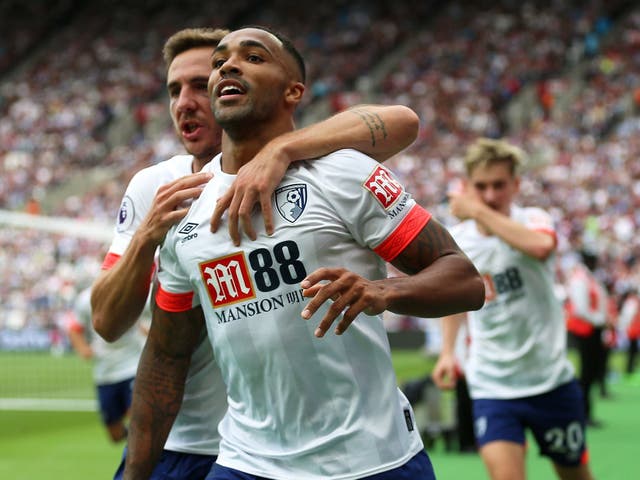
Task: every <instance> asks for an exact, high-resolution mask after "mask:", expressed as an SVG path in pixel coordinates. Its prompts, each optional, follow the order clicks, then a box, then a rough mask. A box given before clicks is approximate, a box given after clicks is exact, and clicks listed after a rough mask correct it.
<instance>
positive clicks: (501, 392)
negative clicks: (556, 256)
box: [449, 205, 574, 399]
mask: <svg viewBox="0 0 640 480" xmlns="http://www.w3.org/2000/svg"><path fill="white" fill-rule="evenodd" d="M511 218H512V219H513V220H515V221H516V222H518V223H520V224H522V225H525V226H526V227H528V228H530V229H532V230H538V231H545V232H548V233H549V234H550V235H555V229H554V227H553V221H552V219H551V217H550V216H549V215H548V214H547V213H546V212H545V211H543V210H541V209H539V208H521V207H518V206H515V205H514V206H512V207H511ZM449 230H450V232H451V234H452V235H453V237H454V238H455V240H456V242H457V243H458V245H459V246H460V248H462V250H463V251H464V252H465V253H466V254H467V256H468V257H469V258H470V259H471V261H472V262H473V263H474V265H475V266H476V268H477V269H478V271H479V272H480V274H481V275H482V278H483V279H484V284H485V304H484V306H483V307H482V308H481V309H480V310H478V311H474V312H469V313H468V315H469V332H470V337H471V344H470V350H469V360H468V362H467V364H466V366H465V373H466V375H467V380H468V383H469V388H470V393H471V397H472V398H500V399H509V398H521V397H526V396H531V395H537V394H540V393H544V392H547V391H550V390H552V389H553V388H555V387H557V386H558V385H561V384H563V383H566V382H568V381H570V380H571V379H572V378H573V376H574V371H573V367H572V365H571V363H570V362H569V360H568V358H567V354H566V336H567V331H566V326H565V321H564V313H563V310H562V306H561V304H560V301H559V299H558V298H557V297H556V295H555V292H554V281H553V280H554V274H553V262H554V260H553V255H552V256H550V257H549V258H548V259H547V260H546V261H544V262H542V261H540V260H536V259H535V258H533V257H530V256H528V255H525V254H524V253H522V252H520V251H519V250H516V249H515V248H513V247H511V246H510V245H508V244H507V243H506V242H504V241H503V240H501V239H500V238H498V237H496V236H487V235H484V234H482V233H481V232H480V231H478V229H477V226H476V223H475V222H474V221H473V220H467V221H464V222H462V223H459V224H457V225H455V226H453V227H451V228H450V229H449Z"/></svg>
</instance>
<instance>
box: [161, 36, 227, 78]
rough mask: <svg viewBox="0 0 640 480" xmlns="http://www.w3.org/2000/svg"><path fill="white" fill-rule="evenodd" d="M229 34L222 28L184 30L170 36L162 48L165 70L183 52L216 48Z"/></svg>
mask: <svg viewBox="0 0 640 480" xmlns="http://www.w3.org/2000/svg"><path fill="white" fill-rule="evenodd" d="M227 33H229V30H226V29H224V28H204V27H203V28H185V29H183V30H179V31H178V32H176V33H174V34H173V35H171V36H170V37H169V38H168V39H167V41H166V42H165V44H164V47H163V48H162V56H163V58H164V63H165V66H166V67H167V69H169V66H170V65H171V62H173V59H174V58H176V57H177V56H178V55H180V54H181V53H183V52H186V51H187V50H191V49H192V48H198V47H213V48H215V47H217V46H218V43H220V40H222V38H223V37H224V36H225V35H226V34H227Z"/></svg>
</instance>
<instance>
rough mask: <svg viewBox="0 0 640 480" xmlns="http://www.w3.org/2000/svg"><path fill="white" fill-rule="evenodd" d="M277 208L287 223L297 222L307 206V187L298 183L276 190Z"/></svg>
mask: <svg viewBox="0 0 640 480" xmlns="http://www.w3.org/2000/svg"><path fill="white" fill-rule="evenodd" d="M275 195H276V208H277V209H278V212H279V213H280V215H282V218H284V219H285V220H286V221H287V222H289V223H293V222H295V221H296V220H297V219H298V218H299V217H300V215H302V212H303V211H304V207H306V205H307V186H306V185H305V184H304V183H296V184H293V185H287V186H286V187H280V188H278V189H277V190H276V194H275Z"/></svg>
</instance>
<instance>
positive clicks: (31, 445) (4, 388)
mask: <svg viewBox="0 0 640 480" xmlns="http://www.w3.org/2000/svg"><path fill="white" fill-rule="evenodd" d="M393 359H394V365H395V367H396V371H397V374H398V381H399V383H402V382H404V381H406V380H409V379H412V378H417V377H420V376H421V375H424V374H427V373H428V372H429V371H430V368H431V365H432V359H427V358H425V357H424V356H423V355H422V353H421V352H414V351H394V356H393ZM621 361H622V359H621V357H620V354H617V355H616V356H615V357H614V362H613V369H614V370H619V368H620V364H621ZM0 364H2V369H1V370H2V372H0V380H1V381H2V384H1V385H0V397H7V396H14V397H15V396H19V395H18V394H17V392H16V391H15V390H16V388H20V391H19V392H18V393H20V394H21V395H24V396H36V395H41V394H42V392H41V391H39V390H42V389H52V390H51V391H52V392H53V394H52V396H54V397H56V396H60V395H62V394H63V393H66V394H67V395H71V394H73V395H74V397H72V398H92V396H93V387H92V385H91V380H90V371H89V369H88V368H87V365H85V364H83V363H82V362H81V361H80V360H79V359H77V358H75V357H73V356H65V357H63V358H61V359H60V358H58V359H56V358H51V357H49V356H48V355H33V354H22V355H15V354H12V355H11V356H10V357H9V356H8V355H7V354H0ZM52 365H53V366H54V367H53V368H54V370H55V369H57V370H60V371H62V372H63V373H64V371H67V370H69V371H70V372H71V375H70V378H75V379H76V380H75V382H76V383H77V384H75V385H74V384H73V381H71V380H69V381H61V380H54V379H52V378H50V377H51V374H46V375H44V376H43V379H42V382H38V385H33V386H32V387H31V389H32V390H30V391H27V392H26V393H25V392H24V390H23V389H24V386H23V384H24V378H22V377H23V376H24V375H25V374H26V372H28V371H31V370H32V369H36V370H38V369H39V370H42V371H46V372H50V371H51V368H52ZM9 372H12V373H9ZM61 378H62V377H61ZM611 392H612V394H613V395H614V398H613V399H607V400H604V399H600V398H599V397H596V400H595V411H596V417H597V418H598V419H600V420H602V421H603V423H604V428H602V429H596V430H589V431H588V442H589V445H590V452H591V462H592V466H593V471H594V475H595V477H596V478H597V479H598V480H619V479H620V478H635V475H637V473H636V474H634V473H632V470H633V469H634V467H633V465H634V462H633V458H634V455H636V454H637V447H638V431H640V415H638V405H640V376H635V377H632V378H630V379H629V378H623V377H619V379H618V380H617V381H613V382H612V383H611ZM60 398H62V397H60ZM0 432H1V434H0V478H6V479H12V480H32V479H39V478H56V479H57V478H61V479H62V478H64V479H65V480H76V479H77V480H80V479H82V480H86V479H109V478H112V476H113V472H114V470H115V468H116V466H117V465H118V463H119V461H120V456H121V453H122V448H123V444H118V445H113V444H111V443H110V442H109V440H108V439H107V436H106V433H105V432H104V431H103V429H102V426H101V425H100V422H99V418H98V414H97V413H96V412H50V411H20V410H0ZM429 455H430V456H431V459H432V462H433V464H434V467H435V469H436V474H437V476H438V479H440V480H449V479H464V480H484V479H486V478H487V476H486V474H485V472H484V468H483V466H482V463H481V461H480V459H479V457H478V456H477V455H475V454H464V455H461V454H458V453H452V452H447V451H445V449H444V446H443V444H442V443H440V442H437V443H436V444H435V446H434V447H433V448H432V449H430V450H429ZM527 469H528V478H530V479H532V480H546V479H553V478H555V477H554V476H553V473H552V469H551V466H550V464H549V463H548V461H546V460H545V459H542V458H540V457H538V455H537V448H536V447H535V445H533V444H532V445H531V449H530V451H529V452H528V455H527Z"/></svg>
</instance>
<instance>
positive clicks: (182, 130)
mask: <svg viewBox="0 0 640 480" xmlns="http://www.w3.org/2000/svg"><path fill="white" fill-rule="evenodd" d="M212 53H213V47H198V48H193V49H191V50H187V51H185V52H182V53H181V54H179V55H177V56H176V57H175V58H174V59H173V61H172V62H171V65H170V66H169V71H168V72H167V90H168V92H169V107H170V110H171V119H172V120H173V125H174V127H175V129H176V132H177V134H178V136H179V137H180V140H181V141H182V144H183V145H184V147H185V148H186V150H187V151H188V152H189V153H190V154H191V155H193V156H194V157H196V158H197V159H198V160H200V161H202V162H208V161H209V160H211V159H212V158H213V157H214V156H215V155H216V154H217V153H218V152H220V139H221V135H222V130H221V129H220V127H219V126H218V124H217V123H216V121H215V119H214V118H213V113H212V112H211V106H210V104H209V95H208V93H207V81H208V79H209V74H210V73H211V54H212Z"/></svg>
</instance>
